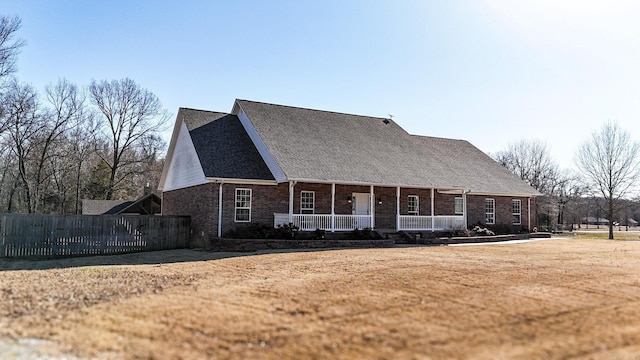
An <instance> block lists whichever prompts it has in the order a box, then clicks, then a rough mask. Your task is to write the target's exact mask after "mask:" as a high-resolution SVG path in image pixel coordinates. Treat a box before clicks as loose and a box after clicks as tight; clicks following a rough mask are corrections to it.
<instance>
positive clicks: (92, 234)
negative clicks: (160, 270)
mask: <svg viewBox="0 0 640 360" xmlns="http://www.w3.org/2000/svg"><path fill="white" fill-rule="evenodd" d="M190 231H191V218H189V217H188V216H155V215H41V214H2V215H0V257H65V256H88V255H106V254H122V253H129V252H139V251H153V250H169V249H178V248H184V247H186V246H187V244H188V242H189V234H190Z"/></svg>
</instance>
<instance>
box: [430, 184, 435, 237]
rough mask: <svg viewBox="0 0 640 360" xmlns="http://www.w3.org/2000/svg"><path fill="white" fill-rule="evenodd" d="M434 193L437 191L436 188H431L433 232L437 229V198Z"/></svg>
mask: <svg viewBox="0 0 640 360" xmlns="http://www.w3.org/2000/svg"><path fill="white" fill-rule="evenodd" d="M434 193H435V191H434V189H433V188H431V232H434V231H436V229H435V225H436V214H435V199H434V198H433V194H434Z"/></svg>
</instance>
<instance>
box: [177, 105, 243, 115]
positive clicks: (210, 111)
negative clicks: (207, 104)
mask: <svg viewBox="0 0 640 360" xmlns="http://www.w3.org/2000/svg"><path fill="white" fill-rule="evenodd" d="M180 110H191V111H201V112H207V113H213V114H226V115H233V114H231V113H228V112H224V111H213V110H204V109H195V108H189V107H180V108H179V109H178V111H180Z"/></svg>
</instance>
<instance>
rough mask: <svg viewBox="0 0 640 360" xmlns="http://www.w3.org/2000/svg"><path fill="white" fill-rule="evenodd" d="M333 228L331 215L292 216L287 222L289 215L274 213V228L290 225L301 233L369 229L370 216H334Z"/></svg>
mask: <svg viewBox="0 0 640 360" xmlns="http://www.w3.org/2000/svg"><path fill="white" fill-rule="evenodd" d="M333 217H334V220H333V227H332V226H331V214H293V215H291V220H289V214H282V213H275V214H274V226H278V225H284V224H288V223H292V224H293V225H295V226H297V227H298V228H299V229H300V230H303V231H313V230H315V229H321V230H332V229H333V230H335V231H349V230H353V229H356V228H357V229H364V228H370V227H371V216H370V215H334V216H333Z"/></svg>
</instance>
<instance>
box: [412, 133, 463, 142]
mask: <svg viewBox="0 0 640 360" xmlns="http://www.w3.org/2000/svg"><path fill="white" fill-rule="evenodd" d="M409 135H411V136H415V137H419V138H423V139H438V140H449V141H462V142H467V143H468V142H469V141H468V140H465V139H453V138H447V137H442V136H431V135H420V134H409Z"/></svg>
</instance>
